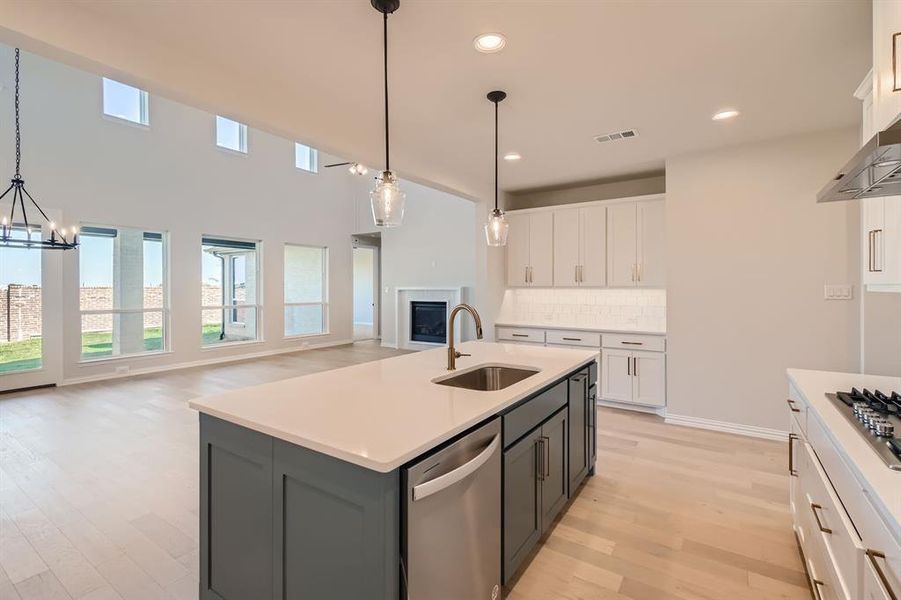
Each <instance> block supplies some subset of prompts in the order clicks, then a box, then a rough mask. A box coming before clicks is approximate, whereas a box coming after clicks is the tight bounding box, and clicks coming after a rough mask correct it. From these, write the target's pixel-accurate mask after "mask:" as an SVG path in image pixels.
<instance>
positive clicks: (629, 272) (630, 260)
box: [607, 200, 666, 287]
mask: <svg viewBox="0 0 901 600" xmlns="http://www.w3.org/2000/svg"><path fill="white" fill-rule="evenodd" d="M607 284H608V285H609V286H611V287H635V286H641V287H664V286H665V285H666V210H665V205H664V201H663V200H645V201H640V202H628V203H622V204H613V205H611V206H609V207H607Z"/></svg>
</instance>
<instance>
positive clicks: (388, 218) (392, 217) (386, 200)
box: [369, 0, 407, 227]
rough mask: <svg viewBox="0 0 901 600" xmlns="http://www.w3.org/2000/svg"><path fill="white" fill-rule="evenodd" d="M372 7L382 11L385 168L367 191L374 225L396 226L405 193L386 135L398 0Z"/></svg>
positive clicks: (376, 1) (386, 0) (380, 0)
mask: <svg viewBox="0 0 901 600" xmlns="http://www.w3.org/2000/svg"><path fill="white" fill-rule="evenodd" d="M371 3H372V7H373V8H375V9H376V10H377V11H379V12H380V13H382V15H383V17H384V21H383V23H384V25H383V29H382V31H383V36H384V37H383V39H384V44H383V49H384V57H385V170H384V171H382V172H381V173H379V175H378V177H376V181H377V183H376V185H375V188H374V189H373V190H372V191H371V192H369V201H370V203H371V204H372V218H373V220H374V221H375V226H376V227H397V226H399V225H400V224H401V223H403V220H404V202H405V201H406V198H407V195H406V194H405V193H404V192H402V191H401V189H400V187H399V186H398V185H397V175H396V174H395V173H394V171H392V170H391V163H390V158H389V152H388V151H389V143H388V141H389V135H388V15H389V14H390V13H393V12H394V11H396V10H397V8H398V7H399V6H400V0H371Z"/></svg>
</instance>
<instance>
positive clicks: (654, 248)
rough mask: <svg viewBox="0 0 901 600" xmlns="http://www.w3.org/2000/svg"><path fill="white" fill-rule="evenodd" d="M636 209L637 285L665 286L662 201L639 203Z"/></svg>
mask: <svg viewBox="0 0 901 600" xmlns="http://www.w3.org/2000/svg"><path fill="white" fill-rule="evenodd" d="M637 209H638V215H637V216H638V259H637V263H638V268H637V271H638V273H637V279H638V281H637V282H636V283H637V284H638V285H640V286H643V287H664V286H665V285H666V206H664V204H663V200H653V201H651V202H639V203H638V205H637Z"/></svg>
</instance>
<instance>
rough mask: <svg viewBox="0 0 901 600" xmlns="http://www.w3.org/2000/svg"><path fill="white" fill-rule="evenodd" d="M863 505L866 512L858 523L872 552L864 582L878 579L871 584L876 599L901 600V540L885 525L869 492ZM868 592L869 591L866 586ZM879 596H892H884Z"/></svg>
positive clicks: (870, 587) (865, 561) (864, 542)
mask: <svg viewBox="0 0 901 600" xmlns="http://www.w3.org/2000/svg"><path fill="white" fill-rule="evenodd" d="M862 505H863V508H864V511H863V512H862V513H861V518H860V522H859V524H857V523H855V524H857V525H858V530H859V531H860V535H861V537H862V538H863V545H864V547H865V548H866V549H867V550H868V551H869V552H867V553H865V554H864V567H863V571H864V577H863V578H864V581H866V580H867V578H868V577H869V578H871V579H872V578H873V577H875V579H876V581H875V582H873V581H870V582H869V590H872V591H870V592H868V593H870V594H876V595H873V596H872V597H873V598H878V599H880V600H881V599H882V598H891V599H892V600H895V599H901V540H898V539H897V538H895V536H894V535H893V534H892V532H891V531H890V530H889V528H888V527H887V526H886V524H885V522H883V520H882V517H880V516H879V512H878V511H877V510H876V507H874V506H873V505H872V504H871V501H870V499H869V498H868V497H867V494H866V492H864V494H863V499H862ZM868 571H869V572H868ZM875 583H878V584H879V585H875ZM864 589H865V590H867V587H866V584H865V587H864ZM878 593H883V594H888V595H887V596H880V595H878ZM863 597H864V598H866V599H867V600H869V599H870V597H871V596H869V595H866V594H864V596H863Z"/></svg>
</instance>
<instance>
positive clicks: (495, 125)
mask: <svg viewBox="0 0 901 600" xmlns="http://www.w3.org/2000/svg"><path fill="white" fill-rule="evenodd" d="M497 104H498V103H497V102H495V103H494V212H497V186H498V183H497V181H498V179H497V152H498V147H497Z"/></svg>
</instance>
